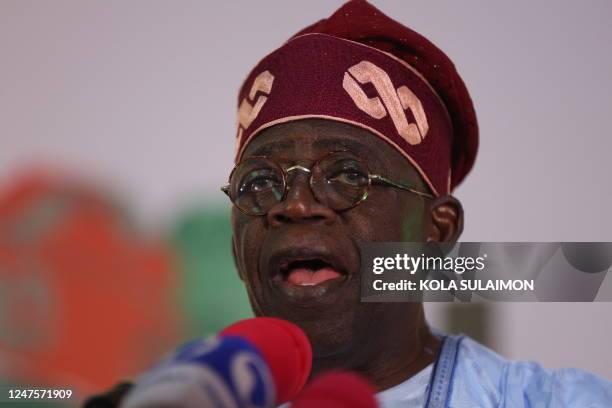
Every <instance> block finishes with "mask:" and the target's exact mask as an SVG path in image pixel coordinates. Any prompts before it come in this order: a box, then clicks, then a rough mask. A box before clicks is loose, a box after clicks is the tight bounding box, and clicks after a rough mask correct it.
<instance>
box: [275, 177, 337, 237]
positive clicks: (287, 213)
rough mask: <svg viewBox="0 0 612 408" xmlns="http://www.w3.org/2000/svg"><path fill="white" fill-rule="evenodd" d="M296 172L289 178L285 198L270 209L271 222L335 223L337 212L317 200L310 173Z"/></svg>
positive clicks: (279, 224) (277, 223)
mask: <svg viewBox="0 0 612 408" xmlns="http://www.w3.org/2000/svg"><path fill="white" fill-rule="evenodd" d="M296 173H297V174H291V175H290V176H289V177H288V179H287V195H286V197H285V199H284V200H283V201H281V202H279V203H278V204H276V205H275V206H274V207H272V208H271V209H270V211H268V215H267V217H268V222H269V224H270V225H271V226H273V227H278V226H281V225H284V224H288V223H302V222H319V223H324V224H331V223H333V222H334V219H335V217H336V212H335V211H334V210H332V209H331V208H329V207H327V206H326V205H323V204H321V203H320V202H318V201H317V200H316V198H315V196H314V193H313V191H312V189H311V188H310V174H309V173H306V172H296Z"/></svg>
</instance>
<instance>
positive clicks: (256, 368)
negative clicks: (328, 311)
mask: <svg viewBox="0 0 612 408" xmlns="http://www.w3.org/2000/svg"><path fill="white" fill-rule="evenodd" d="M311 364H312V350H311V347H310V343H309V342H308V339H307V338H306V335H305V334H304V333H303V332H302V331H301V330H300V329H299V328H298V327H297V326H295V325H293V324H291V323H289V322H286V321H284V320H280V319H275V318H269V317H258V318H252V319H246V320H242V321H239V322H237V323H235V324H233V325H231V326H229V327H227V328H226V329H224V330H223V331H222V332H221V333H220V336H218V337H213V338H212V339H208V340H195V341H192V342H190V343H187V344H186V345H184V346H182V347H180V348H179V349H178V350H176V351H175V352H174V353H173V354H172V355H170V356H169V357H168V358H167V359H165V360H164V361H162V362H161V363H159V364H158V365H157V366H155V367H154V368H153V369H152V370H151V371H149V372H148V373H146V374H145V375H143V376H142V377H141V379H140V380H139V381H138V383H137V384H136V385H135V386H134V389H133V390H131V391H130V392H129V393H128V395H127V396H126V398H125V399H124V401H123V403H122V404H121V408H166V407H168V408H169V407H173V408H177V407H180V408H192V407H193V408H196V407H198V408H201V407H215V408H242V407H253V408H266V407H272V406H275V405H279V404H282V403H284V402H287V401H289V400H290V399H292V398H293V397H295V396H296V395H297V393H299V391H300V390H301V389H302V387H303V386H304V384H305V383H306V380H307V379H308V376H309V374H310V368H311Z"/></svg>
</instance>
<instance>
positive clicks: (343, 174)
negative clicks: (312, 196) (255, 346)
mask: <svg viewBox="0 0 612 408" xmlns="http://www.w3.org/2000/svg"><path fill="white" fill-rule="evenodd" d="M327 180H328V181H329V182H338V183H343V184H348V185H353V186H361V185H364V184H367V183H368V177H367V176H366V175H365V174H363V173H362V172H360V171H357V170H343V171H340V172H337V173H335V174H332V175H331V176H330V177H328V178H327Z"/></svg>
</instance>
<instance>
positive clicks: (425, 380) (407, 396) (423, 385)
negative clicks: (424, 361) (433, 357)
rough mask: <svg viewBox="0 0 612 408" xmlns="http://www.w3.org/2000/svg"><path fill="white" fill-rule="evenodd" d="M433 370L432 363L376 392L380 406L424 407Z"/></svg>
mask: <svg viewBox="0 0 612 408" xmlns="http://www.w3.org/2000/svg"><path fill="white" fill-rule="evenodd" d="M432 372H433V364H430V365H428V366H427V367H425V368H424V369H422V370H421V371H420V372H419V373H418V374H416V375H414V376H412V377H410V378H409V379H407V380H406V381H404V382H403V383H401V384H398V385H396V386H394V387H391V388H388V389H386V390H384V391H381V392H379V393H378V394H376V399H377V400H378V404H379V406H381V407H424V406H425V402H426V401H427V390H428V389H429V381H430V380H431V375H432Z"/></svg>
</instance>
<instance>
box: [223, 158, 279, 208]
mask: <svg viewBox="0 0 612 408" xmlns="http://www.w3.org/2000/svg"><path fill="white" fill-rule="evenodd" d="M284 191H285V182H284V179H283V172H282V170H281V169H280V168H279V167H278V165H277V164H276V163H274V162H273V161H271V160H268V159H265V158H259V157H253V158H249V159H246V160H243V161H242V162H241V163H240V164H239V165H238V166H237V167H236V168H235V170H234V171H233V172H232V175H231V176H230V191H229V194H230V198H231V199H232V201H233V203H234V204H235V205H236V206H237V207H238V208H239V209H241V210H242V211H244V212H245V213H247V214H252V215H264V214H266V213H267V212H268V211H269V210H270V209H271V208H272V207H274V206H275V205H276V204H277V203H279V202H280V201H281V200H282V199H283V194H284Z"/></svg>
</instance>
